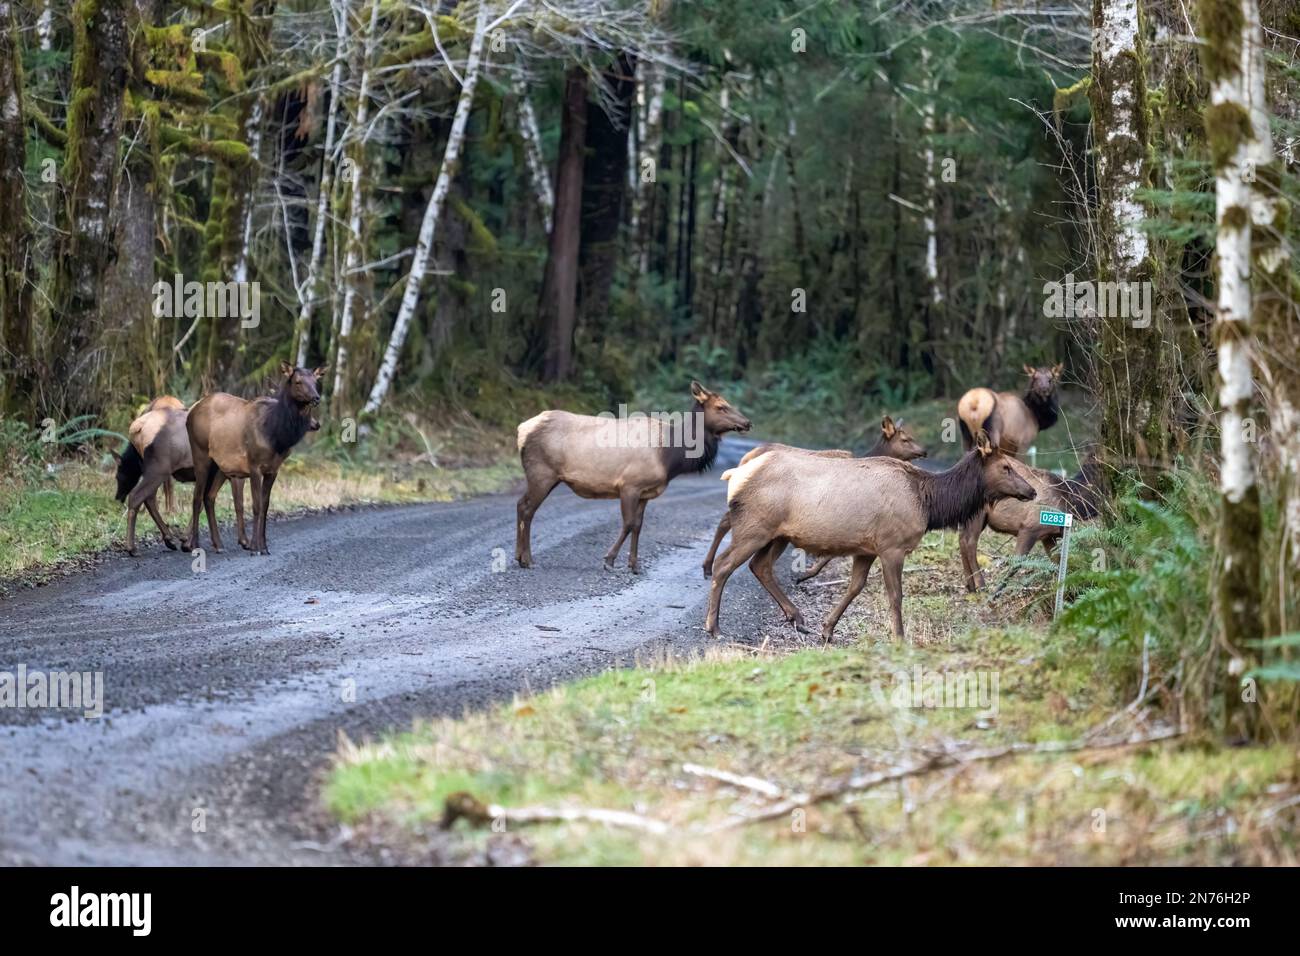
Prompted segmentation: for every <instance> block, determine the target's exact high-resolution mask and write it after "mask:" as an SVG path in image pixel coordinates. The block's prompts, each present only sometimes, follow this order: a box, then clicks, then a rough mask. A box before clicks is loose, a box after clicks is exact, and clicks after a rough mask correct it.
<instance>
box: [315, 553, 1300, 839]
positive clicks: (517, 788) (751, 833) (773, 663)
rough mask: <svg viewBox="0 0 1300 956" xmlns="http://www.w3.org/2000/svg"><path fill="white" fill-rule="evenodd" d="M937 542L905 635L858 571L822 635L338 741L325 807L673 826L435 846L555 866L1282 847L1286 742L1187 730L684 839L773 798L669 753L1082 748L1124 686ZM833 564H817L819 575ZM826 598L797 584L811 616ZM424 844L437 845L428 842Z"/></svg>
mask: <svg viewBox="0 0 1300 956" xmlns="http://www.w3.org/2000/svg"><path fill="white" fill-rule="evenodd" d="M989 544H990V545H991V544H993V542H989ZM998 547H999V548H1001V547H1002V545H1001V544H999V545H998ZM954 549H955V541H954V538H953V535H951V534H949V535H947V536H946V537H941V536H940V535H937V534H934V535H931V536H929V538H928V539H927V541H926V543H925V545H924V546H923V548H922V549H920V550H919V551H918V553H917V554H916V555H914V557H913V559H912V562H911V564H910V565H909V566H910V567H913V568H915V569H916V570H914V571H911V572H908V573H907V574H906V578H905V588H906V593H907V597H906V600H905V613H906V616H907V622H908V627H909V636H910V641H909V642H908V643H907V644H898V643H895V642H893V641H892V640H890V639H889V637H888V629H887V624H886V616H885V612H886V607H885V602H884V600H883V596H882V588H881V585H880V580H879V577H878V572H877V574H873V577H872V581H871V583H870V584H869V585H868V588H867V590H866V591H865V592H864V594H863V596H862V597H861V598H860V599H859V602H858V604H857V605H855V607H854V608H853V609H851V610H850V612H849V614H848V615H846V617H845V619H844V620H843V621H842V622H841V625H840V629H839V631H838V634H837V639H836V642H835V645H834V646H833V647H831V648H829V649H823V648H822V647H820V646H819V645H818V643H817V642H816V641H815V640H814V639H810V638H803V637H799V636H794V635H792V634H791V633H790V632H788V631H786V630H784V629H782V628H778V627H773V628H772V634H771V638H772V639H771V641H769V642H765V643H764V645H763V646H762V647H761V648H759V649H756V648H754V647H753V646H748V647H741V646H738V645H722V646H718V647H716V648H713V649H710V650H709V651H708V652H706V653H705V654H703V655H700V656H698V657H695V658H692V659H669V658H664V659H658V660H648V661H644V662H642V663H641V664H640V666H638V667H636V668H634V669H628V670H611V671H608V672H605V673H602V674H599V675H597V676H594V677H591V678H589V679H586V680H582V681H579V682H577V683H572V684H567V685H563V686H560V687H557V688H555V689H552V690H549V691H546V692H543V693H540V694H538V695H536V696H532V697H528V698H520V699H516V700H514V701H512V702H511V703H509V704H506V705H502V706H498V707H494V708H492V709H490V710H488V711H486V712H482V713H472V714H468V715H466V716H464V717H463V718H461V719H441V720H437V721H433V722H429V723H425V724H421V725H419V726H417V727H415V728H414V729H413V730H412V731H410V732H407V733H403V734H398V735H395V736H392V737H390V738H387V739H385V740H381V741H379V742H374V743H367V744H362V745H360V746H356V745H352V744H344V745H343V746H342V747H341V749H340V752H339V754H338V758H337V761H336V766H335V768H334V770H333V772H332V773H331V775H330V776H329V778H328V781H327V784H326V787H325V790H324V801H325V804H326V806H327V807H328V809H329V810H330V811H332V812H333V813H334V814H335V815H336V816H337V817H338V818H339V819H341V820H342V821H345V822H347V823H349V824H353V825H358V826H359V827H360V829H361V830H362V831H363V832H365V833H367V834H370V836H369V839H374V840H379V841H381V842H383V843H385V844H388V845H393V844H400V845H404V846H405V847H406V848H407V849H408V850H409V849H410V847H411V846H412V845H418V844H419V842H420V840H421V835H422V834H425V833H427V831H428V829H429V828H430V827H431V826H432V825H434V824H436V822H437V821H438V820H439V819H440V817H441V816H442V813H443V808H444V800H445V799H446V797H447V796H448V795H450V794H453V793H457V792H460V791H468V792H469V793H471V794H473V795H474V796H475V797H476V798H477V799H479V800H481V801H483V802H484V803H497V804H500V805H502V806H505V807H511V808H518V807H524V806H546V807H569V808H573V807H582V808H605V809H615V810H623V811H632V812H635V813H639V814H642V815H644V816H646V817H650V818H653V819H655V820H658V821H662V822H664V823H667V824H669V826H670V827H671V828H672V829H671V831H670V833H669V834H668V835H665V836H658V835H646V834H644V833H640V832H636V831H632V830H627V829H620V828H615V827H606V826H604V825H600V824H594V823H548V824H537V825H528V826H524V825H521V824H516V823H509V824H507V825H506V830H507V831H512V832H508V833H500V832H492V828H490V827H484V828H474V827H472V826H470V825H469V824H468V823H466V822H464V821H461V822H458V823H456V824H455V826H454V828H453V836H452V842H453V845H454V847H455V849H454V850H453V851H452V852H451V855H452V857H453V858H460V859H466V860H473V859H475V858H479V856H481V854H482V853H483V852H484V851H488V852H489V854H490V851H491V849H492V847H493V845H494V844H500V842H501V841H507V840H508V841H515V843H516V844H519V843H520V842H522V845H523V846H524V848H525V852H526V858H528V859H532V860H535V861H539V862H544V863H556V864H796V865H797V864H1039V865H1050V864H1158V863H1184V864H1211V863H1215V864H1219V863H1276V862H1295V860H1296V839H1295V837H1294V835H1293V833H1292V830H1293V825H1294V822H1295V821H1294V816H1293V815H1294V813H1295V807H1294V804H1295V803H1296V802H1297V796H1296V795H1297V793H1298V792H1300V785H1298V784H1297V761H1296V754H1295V753H1294V752H1293V750H1292V749H1290V748H1287V747H1284V746H1273V747H1257V748H1251V749H1221V748H1219V747H1217V746H1215V745H1213V744H1212V743H1210V742H1207V741H1204V740H1200V739H1190V738H1182V739H1177V740H1172V741H1166V742H1162V743H1151V744H1143V745H1134V746H1125V747H1115V748H1105V749H1093V750H1083V751H1078V752H1071V753H1058V754H1025V755H1020V756H1015V757H1006V758H1003V759H1000V760H996V761H988V762H977V763H971V764H969V765H965V766H955V767H949V768H946V769H937V770H934V771H931V772H928V773H925V774H922V775H919V776H916V777H914V778H911V779H907V780H904V781H902V782H894V783H891V784H888V785H884V786H880V787H878V788H876V789H871V790H867V791H865V792H863V793H861V794H859V795H856V796H853V797H850V798H848V799H844V800H833V801H827V802H824V803H819V804H816V805H812V806H808V807H806V808H801V809H802V811H803V812H802V813H800V814H792V815H790V816H783V817H782V818H780V819H777V820H773V821H771V822H765V823H752V824H748V825H745V826H741V827H738V828H735V829H730V830H725V831H723V832H711V833H703V832H700V831H701V830H702V829H703V828H705V827H708V826H710V825H714V824H718V823H720V822H723V821H726V820H728V819H730V818H731V817H732V816H733V815H737V814H746V813H751V812H753V811H755V810H757V809H758V808H760V807H762V806H764V805H766V804H768V803H769V802H770V799H771V798H769V797H765V796H762V795H761V794H758V793H756V792H753V791H751V790H748V789H746V788H745V787H739V786H732V785H730V784H726V783H722V782H719V781H717V780H715V779H711V778H708V777H703V776H700V775H698V774H694V773H691V772H688V771H687V770H686V769H684V767H685V766H686V765H688V764H696V765H702V766H705V767H709V768H713V769H716V770H721V771H726V772H729V773H733V774H739V775H745V776H752V777H757V778H760V779H762V780H765V781H768V782H770V783H772V784H774V785H776V786H777V787H779V788H781V790H782V791H784V792H786V793H798V792H807V791H809V790H812V789H816V788H818V787H822V786H825V785H827V784H831V783H834V782H835V781H837V780H840V779H843V778H845V777H846V776H848V775H850V774H852V773H855V772H863V771H871V770H874V769H879V768H884V767H887V766H890V765H894V764H897V763H905V762H910V761H911V760H913V759H915V758H916V757H917V756H919V755H922V754H926V753H930V752H933V751H935V750H953V749H964V748H996V747H999V746H1002V745H1005V744H1009V743H1013V742H1023V743H1031V744H1047V743H1050V742H1063V741H1074V740H1078V739H1080V738H1082V737H1083V736H1084V735H1085V734H1087V733H1088V732H1089V731H1090V730H1093V729H1095V728H1098V727H1100V726H1102V725H1103V724H1104V723H1105V721H1107V720H1108V719H1110V718H1111V717H1112V716H1113V715H1114V714H1116V712H1118V711H1122V710H1124V708H1125V706H1126V705H1127V703H1128V701H1126V700H1122V699H1118V697H1117V696H1116V695H1114V694H1112V693H1110V692H1109V691H1108V690H1106V683H1105V681H1104V680H1101V679H1100V677H1099V675H1098V674H1097V672H1096V670H1095V666H1094V662H1093V661H1092V660H1091V659H1090V657H1089V656H1088V655H1086V654H1083V653H1080V652H1078V651H1077V650H1074V649H1073V648H1072V645H1071V641H1070V638H1069V637H1068V636H1067V635H1061V634H1055V633H1052V632H1050V631H1049V630H1048V628H1047V627H1046V625H1047V621H1046V620H1045V618H1044V616H1043V615H1044V612H1043V611H1042V610H1040V609H1039V608H1040V607H1041V605H1042V602H1041V601H1039V600H1036V599H1034V598H1033V596H1032V595H1029V594H1026V593H1024V592H1006V595H1009V596H1006V597H1005V599H1004V600H1003V601H1001V602H999V604H998V605H992V604H990V603H989V602H988V601H987V599H986V598H983V597H967V596H965V595H964V593H963V592H961V590H960V588H959V578H958V576H957V574H958V570H957V569H958V567H959V565H958V563H957V560H956V556H955V554H954ZM837 576H838V575H837V573H836V568H835V566H834V565H832V567H831V568H829V569H828V570H827V571H826V572H825V573H824V575H823V577H824V578H826V579H827V580H833V579H835V578H836V577H837ZM838 592H839V588H838V587H826V588H820V589H816V590H811V591H804V592H803V593H802V594H796V595H795V600H796V601H797V602H798V603H799V604H800V605H801V606H803V607H804V609H805V611H808V610H814V609H815V610H824V608H825V606H827V605H828V604H829V603H830V602H831V601H832V600H833V598H834V597H835V596H837V595H838ZM1012 620H1016V621H1019V622H1022V623H1016V624H1012V623H1011V621H1012ZM917 668H920V669H921V672H922V674H923V675H926V676H930V675H936V674H938V675H955V674H958V673H969V674H974V675H980V674H983V675H984V676H985V680H986V681H987V683H986V684H985V687H986V688H987V689H988V690H989V692H990V694H991V693H992V690H993V686H994V685H993V684H992V680H993V678H994V677H996V680H997V685H996V690H997V693H996V696H993V697H990V698H987V699H986V701H985V702H988V703H990V706H989V707H984V706H975V707H970V706H967V707H926V706H920V707H917V706H902V704H903V703H905V702H904V701H902V699H901V698H900V696H899V694H898V688H899V686H900V685H901V684H902V683H903V681H902V677H901V675H903V674H907V675H909V676H911V677H913V678H914V677H915V675H916V669H917ZM915 702H916V701H913V703H915ZM920 702H921V703H924V700H922V701H920ZM993 702H995V706H993ZM949 703H952V702H951V701H949ZM1168 718H1169V715H1168V714H1167V713H1163V712H1148V713H1144V714H1141V715H1138V716H1136V717H1134V716H1132V715H1128V716H1121V717H1120V718H1119V719H1118V720H1116V721H1115V722H1113V723H1112V724H1111V725H1110V726H1109V727H1107V728H1106V730H1105V731H1104V732H1103V733H1102V734H1101V735H1100V736H1101V737H1107V738H1114V737H1115V736H1116V735H1132V736H1134V737H1141V736H1144V735H1146V734H1149V733H1151V732H1152V731H1153V730H1154V729H1156V728H1157V727H1160V726H1165V724H1164V723H1163V722H1164V721H1167V720H1168ZM1288 801H1289V802H1290V804H1292V805H1291V806H1289V807H1288ZM498 829H499V828H498ZM437 852H438V853H439V854H440V856H439V858H446V855H447V853H448V851H447V849H446V847H445V846H442V845H441V844H440V849H439V850H438V851H437ZM417 856H418V854H417Z"/></svg>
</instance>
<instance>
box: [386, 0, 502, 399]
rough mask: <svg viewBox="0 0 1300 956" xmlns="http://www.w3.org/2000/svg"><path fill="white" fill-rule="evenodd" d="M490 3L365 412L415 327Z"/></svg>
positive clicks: (479, 22) (478, 27)
mask: <svg viewBox="0 0 1300 956" xmlns="http://www.w3.org/2000/svg"><path fill="white" fill-rule="evenodd" d="M487 16H488V4H487V2H486V0H479V8H478V17H477V19H476V20H475V22H474V38H473V40H471V41H470V45H469V59H468V60H467V61H466V63H465V82H464V83H463V84H462V86H461V88H460V99H459V100H458V101H457V103H456V114H455V116H454V117H453V118H452V121H451V132H450V133H449V134H448V136H447V148H446V151H445V152H444V153H443V156H442V168H441V169H439V170H438V180H437V182H435V183H434V186H433V194H432V195H431V196H430V197H429V204H428V206H426V207H425V210H424V221H423V222H421V223H420V238H419V240H418V241H417V242H416V245H415V258H414V259H413V260H412V261H411V271H410V272H409V273H407V276H406V288H405V289H404V290H403V291H402V304H401V306H400V307H399V308H398V310H397V319H396V320H395V321H394V322H393V333H392V335H391V336H390V337H389V339H388V348H386V349H385V350H384V360H383V362H382V364H381V365H380V366H379V374H378V376H376V378H375V385H374V388H372V389H371V390H370V398H369V399H367V400H366V405H365V408H364V409H362V413H363V414H367V415H369V414H373V413H375V412H377V411H379V408H380V406H381V405H383V403H384V399H385V398H386V397H387V395H388V390H389V388H390V387H391V386H392V383H393V375H394V374H395V373H396V372H397V360H398V358H400V356H401V354H402V346H403V345H404V344H405V343H406V333H407V332H408V331H409V330H410V327H411V318H412V316H414V315H415V306H416V304H417V303H418V302H419V300H420V283H421V281H422V280H423V279H424V273H425V270H426V269H427V268H428V265H429V258H430V255H431V254H432V252H433V240H434V237H435V236H436V235H437V232H438V219H439V218H440V217H441V215H442V209H443V206H445V205H446V202H447V194H448V193H449V192H451V182H452V179H453V178H455V175H456V169H457V167H458V166H459V165H460V147H461V144H462V143H463V142H464V140H465V126H466V125H467V124H468V122H469V114H470V110H471V109H472V108H473V105H474V88H475V87H476V86H477V85H478V76H479V70H480V68H481V66H482V63H483V42H484V37H485V34H486V32H487Z"/></svg>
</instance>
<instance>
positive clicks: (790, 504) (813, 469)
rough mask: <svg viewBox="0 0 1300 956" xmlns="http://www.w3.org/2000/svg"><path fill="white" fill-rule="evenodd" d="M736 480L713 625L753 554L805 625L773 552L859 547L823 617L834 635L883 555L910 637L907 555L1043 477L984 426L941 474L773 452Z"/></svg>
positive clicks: (898, 632)
mask: <svg viewBox="0 0 1300 956" xmlns="http://www.w3.org/2000/svg"><path fill="white" fill-rule="evenodd" d="M723 478H724V479H727V480H728V486H727V506H728V508H729V510H730V512H731V546H730V547H729V548H727V550H726V551H724V552H723V553H722V555H721V556H720V557H719V558H718V564H717V567H716V568H715V569H714V575H713V582H712V584H711V585H710V588H709V610H708V615H707V617H706V618H705V622H704V627H705V630H707V631H708V632H709V633H711V634H713V635H714V636H717V634H718V613H719V610H720V607H721V604H722V590H723V588H724V587H726V583H727V579H728V578H729V577H730V576H731V574H732V572H733V571H735V570H736V568H738V567H739V566H740V565H741V564H743V563H744V562H746V561H749V562H750V570H751V571H752V572H753V573H754V576H755V577H756V578H758V580H759V582H760V583H761V584H762V585H763V586H764V587H765V588H766V589H767V591H768V593H769V594H771V595H772V597H773V598H774V599H775V600H776V602H777V603H778V604H779V605H780V606H781V609H782V611H783V612H784V613H785V616H786V619H787V620H788V621H791V622H792V623H794V624H795V625H796V626H797V627H801V626H802V624H803V618H802V615H801V614H800V613H799V610H798V609H797V608H796V607H795V606H794V604H793V603H792V602H791V601H790V598H789V597H788V596H787V595H786V594H785V593H784V592H783V591H782V590H781V588H780V586H779V585H777V583H776V578H775V576H774V575H773V573H772V561H773V560H775V558H776V557H777V556H778V555H779V554H780V552H781V550H782V549H783V548H784V547H785V546H786V545H787V544H794V545H795V546H796V547H799V548H803V549H804V550H805V551H808V552H812V553H815V554H827V555H852V556H853V572H852V575H851V577H850V580H849V585H848V587H847V589H846V590H845V592H844V596H843V597H842V598H841V599H840V602H839V603H838V604H837V605H836V606H835V608H834V609H833V610H832V611H831V613H830V614H829V615H828V616H827V618H826V621H825V623H824V624H823V625H822V639H823V640H826V641H829V640H830V639H831V636H832V635H833V634H834V632H835V626H836V624H838V623H839V619H840V616H841V615H842V614H843V613H844V611H845V609H846V608H847V607H848V606H849V604H850V603H852V601H853V599H854V598H856V597H857V596H858V594H859V593H860V592H861V591H862V588H863V587H864V586H865V585H866V583H867V574H868V572H869V571H870V570H871V564H872V562H873V561H875V560H876V558H879V559H880V562H881V569H882V572H883V577H884V579H885V590H886V592H887V593H888V596H889V603H890V610H891V612H892V624H893V632H894V636H895V637H896V638H899V639H901V638H902V637H903V561H904V559H906V557H907V555H908V554H910V553H911V552H912V551H913V550H914V549H915V548H916V546H917V545H918V544H919V543H920V541H921V538H922V537H924V535H925V533H926V531H929V530H933V529H937V528H958V527H960V526H961V525H962V524H963V523H965V522H966V521H968V520H969V519H970V518H971V517H972V516H974V515H975V514H976V513H977V512H979V511H980V509H982V508H983V507H984V506H985V504H987V503H988V502H990V501H998V500H1000V499H1002V498H1006V497H1016V498H1024V499H1029V498H1033V496H1034V489H1033V487H1032V486H1031V485H1030V484H1029V483H1028V482H1026V481H1025V480H1024V479H1023V478H1022V477H1020V475H1018V474H1017V473H1016V471H1015V469H1014V468H1013V467H1012V465H1011V463H1010V459H1009V457H1008V456H1007V455H1005V454H1003V453H1002V452H1001V451H1000V450H998V449H996V448H994V447H992V446H991V445H990V444H989V442H988V438H987V436H985V435H984V433H983V432H977V433H976V444H975V449H974V450H972V451H970V452H968V453H967V454H966V455H965V456H963V457H962V459H961V461H959V462H958V463H957V464H956V465H954V466H953V467H951V468H949V469H948V470H947V471H943V472H939V473H937V474H932V473H930V472H927V471H923V470H922V469H920V468H917V467H916V466H915V465H912V464H909V463H907V462H901V461H895V460H893V459H890V458H851V459H835V458H830V459H828V458H814V457H812V456H810V455H803V454H797V453H790V452H780V451H777V452H769V453H768V454H765V455H762V456H760V457H758V458H755V459H754V460H752V461H751V462H749V463H748V464H746V465H741V466H738V467H736V468H734V469H732V470H730V471H728V472H727V473H726V474H724V475H723Z"/></svg>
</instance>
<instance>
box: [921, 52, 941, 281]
mask: <svg viewBox="0 0 1300 956" xmlns="http://www.w3.org/2000/svg"><path fill="white" fill-rule="evenodd" d="M921 69H922V70H923V71H924V72H925V106H924V108H923V110H922V125H923V127H924V130H925V216H924V219H925V278H926V281H927V282H929V283H930V299H931V301H932V302H934V304H935V305H938V304H939V303H940V302H942V301H943V290H942V289H940V288H939V232H938V228H937V227H936V224H935V212H934V210H935V201H936V194H937V192H938V185H937V183H936V181H935V178H934V88H935V83H934V79H933V77H931V75H930V51H929V50H928V49H926V48H925V47H921Z"/></svg>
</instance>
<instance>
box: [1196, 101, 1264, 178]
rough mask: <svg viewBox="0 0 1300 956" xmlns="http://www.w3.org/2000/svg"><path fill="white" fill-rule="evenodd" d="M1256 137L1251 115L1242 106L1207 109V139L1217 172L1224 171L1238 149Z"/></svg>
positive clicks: (1215, 105) (1234, 105) (1215, 106)
mask: <svg viewBox="0 0 1300 956" xmlns="http://www.w3.org/2000/svg"><path fill="white" fill-rule="evenodd" d="M1254 135H1255V134H1254V129H1253V128H1252V126H1251V124H1250V113H1249V112H1247V111H1246V109H1245V108H1244V107H1243V106H1241V105H1240V104H1238V103H1216V104H1213V105H1211V106H1207V107H1206V108H1205V138H1206V142H1207V143H1208V144H1209V147H1210V160H1211V162H1213V164H1214V168H1215V169H1216V170H1219V169H1223V168H1224V167H1225V166H1226V165H1227V164H1228V163H1229V162H1230V161H1231V160H1232V157H1233V156H1234V155H1235V154H1236V152H1237V149H1238V147H1240V146H1241V144H1242V143H1243V142H1245V141H1247V140H1249V139H1250V138H1251V137H1252V136H1254Z"/></svg>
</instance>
